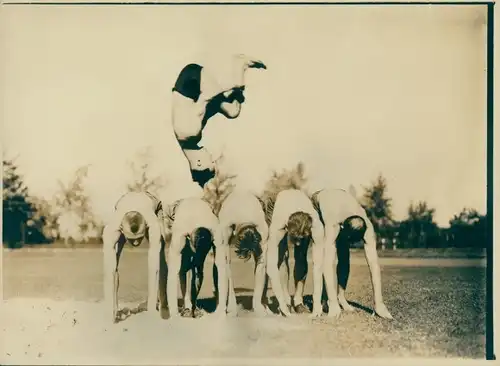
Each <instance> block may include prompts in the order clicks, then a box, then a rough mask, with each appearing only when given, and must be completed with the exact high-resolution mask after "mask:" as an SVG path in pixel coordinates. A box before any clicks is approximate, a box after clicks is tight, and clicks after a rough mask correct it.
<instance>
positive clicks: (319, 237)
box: [311, 219, 325, 317]
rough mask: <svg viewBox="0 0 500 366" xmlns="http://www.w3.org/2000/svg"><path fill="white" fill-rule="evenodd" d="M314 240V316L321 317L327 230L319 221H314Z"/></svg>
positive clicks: (312, 231)
mask: <svg viewBox="0 0 500 366" xmlns="http://www.w3.org/2000/svg"><path fill="white" fill-rule="evenodd" d="M311 233H312V239H313V241H314V243H313V248H312V252H313V253H312V254H313V286H314V287H313V311H312V314H311V315H312V316H313V317H318V316H321V313H322V312H323V307H322V305H321V293H322V291H323V262H324V253H325V229H324V227H323V224H322V223H321V221H320V220H319V219H315V220H314V221H313V226H312V230H311Z"/></svg>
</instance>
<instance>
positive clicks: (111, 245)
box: [103, 226, 121, 322]
mask: <svg viewBox="0 0 500 366" xmlns="http://www.w3.org/2000/svg"><path fill="white" fill-rule="evenodd" d="M120 235H121V233H120V231H118V230H116V229H115V228H114V227H112V226H106V228H105V229H104V231H103V242H104V244H103V252H104V302H105V306H106V307H107V308H108V309H109V310H110V320H112V322H116V317H117V314H118V259H117V252H118V245H119V239H120Z"/></svg>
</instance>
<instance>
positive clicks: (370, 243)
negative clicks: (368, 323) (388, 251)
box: [365, 219, 392, 319]
mask: <svg viewBox="0 0 500 366" xmlns="http://www.w3.org/2000/svg"><path fill="white" fill-rule="evenodd" d="M365 221H366V226H367V230H366V233H365V257H366V262H367V263H368V267H369V269H370V275H371V280H372V286H373V297H374V300H375V312H376V313H377V314H378V315H379V316H380V317H382V318H386V319H392V315H391V313H389V310H388V309H387V307H386V305H385V304H384V300H383V298H382V280H381V276H380V266H379V263H378V255H377V246H376V241H375V231H374V230H373V226H372V224H371V223H370V221H369V220H366V219H365Z"/></svg>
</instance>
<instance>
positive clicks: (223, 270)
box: [213, 227, 229, 316]
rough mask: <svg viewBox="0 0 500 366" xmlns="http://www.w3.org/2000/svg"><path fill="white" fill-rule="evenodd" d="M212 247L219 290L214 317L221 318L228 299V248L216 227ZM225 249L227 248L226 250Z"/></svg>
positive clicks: (220, 231) (224, 312)
mask: <svg viewBox="0 0 500 366" xmlns="http://www.w3.org/2000/svg"><path fill="white" fill-rule="evenodd" d="M213 238H214V245H215V247H216V252H215V263H216V264H217V272H218V288H219V302H218V304H217V309H216V310H215V313H216V315H219V316H222V315H226V310H227V297H228V286H229V279H228V277H227V272H228V271H227V266H228V262H227V255H228V254H229V253H228V248H229V246H227V245H226V244H225V243H224V241H223V233H222V230H221V229H220V228H219V227H217V228H216V229H215V230H214V233H213ZM226 247H227V248H226Z"/></svg>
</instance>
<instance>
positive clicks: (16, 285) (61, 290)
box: [0, 249, 486, 364]
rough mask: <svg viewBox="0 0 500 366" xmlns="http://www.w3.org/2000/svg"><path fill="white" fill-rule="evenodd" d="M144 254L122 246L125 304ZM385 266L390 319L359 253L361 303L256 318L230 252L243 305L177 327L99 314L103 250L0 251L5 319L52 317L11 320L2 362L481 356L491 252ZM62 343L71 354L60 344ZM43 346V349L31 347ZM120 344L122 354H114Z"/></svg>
mask: <svg viewBox="0 0 500 366" xmlns="http://www.w3.org/2000/svg"><path fill="white" fill-rule="evenodd" d="M400 257H401V255H400ZM146 260H147V257H146V252H145V251H140V250H130V251H126V252H124V255H123V259H122V261H121V263H120V272H121V277H120V294H119V296H120V301H121V302H124V303H125V302H126V303H138V302H141V301H145V299H146V289H147V276H146ZM211 263H212V259H211V258H209V259H208V260H207V264H206V265H207V267H206V277H205V282H204V285H203V289H202V298H204V299H203V300H202V301H201V305H202V307H204V308H205V309H206V310H207V311H211V310H212V309H213V307H214V302H213V300H212V299H211V296H212V294H211V288H212V286H211V281H212V279H211V269H210V266H211ZM381 265H382V281H383V293H384V297H385V301H386V304H387V306H388V308H389V310H390V311H391V313H392V315H393V316H394V320H393V321H389V320H384V319H381V318H378V317H374V316H372V314H371V307H372V304H373V303H372V290H371V283H370V276H369V272H368V268H367V266H366V264H365V263H364V259H363V257H362V254H361V253H353V257H352V261H351V276H350V279H349V284H348V288H347V298H348V300H350V301H352V302H353V305H354V306H355V307H357V311H356V312H354V313H345V312H344V313H343V314H342V316H341V318H340V319H337V320H332V319H329V318H327V317H325V316H323V317H322V318H320V319H316V320H311V319H309V318H308V317H307V316H305V315H304V316H302V315H301V316H298V315H295V316H293V317H292V318H288V319H285V318H283V317H280V316H277V315H276V316H269V317H266V318H257V317H256V316H255V315H254V314H253V313H252V312H251V311H250V310H249V309H250V306H251V295H252V291H253V290H252V289H253V275H252V268H253V266H252V263H251V262H248V263H244V262H242V261H241V260H237V259H234V260H233V276H234V280H235V287H236V292H237V296H238V302H239V303H240V304H241V309H240V311H239V313H238V317H237V318H229V319H226V320H224V321H223V323H217V325H214V323H210V322H209V320H210V316H209V315H206V316H204V317H202V318H200V319H181V320H180V322H181V323H182V324H171V325H169V321H168V320H160V319H159V318H158V320H157V321H156V322H155V323H154V324H151V323H147V322H148V321H149V319H147V320H145V319H146V318H144V314H145V313H141V314H137V315H133V316H131V317H130V318H128V319H126V320H125V321H123V322H121V323H119V324H116V325H114V326H111V327H105V326H104V325H102V324H103V323H102V318H100V316H103V314H102V305H101V304H100V301H101V300H102V256H101V252H100V251H99V250H87V251H82V250H78V249H77V250H73V251H71V250H68V251H36V250H33V251H26V250H18V251H12V252H10V251H4V265H3V280H4V309H7V310H8V311H7V312H4V313H5V314H9V315H7V317H8V318H9V321H10V322H11V323H12V324H14V323H15V324H21V321H20V320H18V321H17V323H16V321H15V320H14V318H16V317H17V318H19V319H20V318H21V316H26V312H30V311H31V312H32V313H35V312H38V313H40V312H45V313H47V312H49V313H50V314H52V315H49V316H48V319H49V320H47V321H49V322H50V324H51V326H50V327H49V326H47V330H45V331H44V332H42V331H40V332H39V333H40V334H39V335H38V336H37V337H38V338H36V339H35V340H34V339H33V337H34V336H31V335H30V334H31V333H29V332H30V329H34V327H36V324H38V323H36V321H35V320H32V323H30V322H29V321H24V323H22V325H21V326H20V327H21V328H22V331H21V330H19V329H17V332H23V333H19V337H17V336H16V337H14V334H15V332H13V330H12V329H13V328H12V327H10V328H9V327H4V329H3V332H2V337H3V338H4V340H5V342H4V344H5V345H6V346H5V351H4V352H2V353H3V354H2V358H0V363H2V364H5V363H15V362H18V363H21V362H22V360H25V361H26V360H29V362H33V363H35V362H36V363H39V362H43V363H50V362H54V363H55V362H64V361H66V362H73V361H68V360H65V359H64V357H70V355H71V356H73V357H74V358H73V359H75V357H76V359H78V360H79V361H78V362H81V363H84V362H85V361H84V360H91V361H90V362H95V363H96V362H107V361H104V360H108V361H109V360H111V361H109V362H113V363H127V364H129V363H134V362H135V363H136V364H137V363H144V362H146V361H145V357H146V355H148V357H149V358H147V360H148V361H147V362H148V363H165V362H167V361H166V359H165V358H167V359H168V358H169V357H188V354H189V357H318V358H319V357H372V356H375V357H393V356H404V357H408V356H410V357H466V358H483V357H484V349H485V337H484V334H485V303H486V290H485V281H486V268H485V259H477V258H476V259H465V258H462V259H426V258H410V259H407V258H402V257H401V258H381ZM311 282H312V281H311V278H308V281H307V284H306V294H310V293H311V291H312V286H311V285H312V283H311ZM269 293H270V294H272V290H270V292H269ZM35 298H38V299H35ZM56 300H57V301H58V302H56ZM308 300H310V298H308ZM9 304H10V306H9ZM47 304H49V305H47ZM30 308H31V309H30ZM48 308H50V309H51V310H47V309H48ZM23 309H26V310H23ZM33 309H35V310H33ZM37 309H38V310H37ZM77 309H79V312H77V311H76V310H77ZM85 309H87V310H85ZM71 312H72V313H73V315H72V318H73V321H72V325H68V324H69V323H67V324H66V323H65V320H61V319H62V318H64V317H63V316H62V315H61V314H62V313H64V314H66V313H71ZM27 318H28V319H31V318H30V317H29V316H28V317H27ZM56 318H57V319H59V320H55V319H56ZM33 319H35V317H33ZM38 322H39V320H38ZM67 322H69V320H67ZM219 322H220V321H219ZM146 323H147V324H148V325H147V327H146V325H144V324H146ZM53 324H59V326H52V325H53ZM64 324H66V326H64ZM90 324H94V325H96V324H97V325H99V326H100V327H101V328H104V330H103V332H105V333H99V336H98V335H97V333H96V332H97V330H96V329H97V328H96V327H95V326H94V328H92V329H93V332H94V333H92V332H91V331H90V330H87V331H84V329H87V328H88V327H90ZM141 324H142V325H141ZM210 324H211V325H210ZM14 327H15V326H14ZM30 327H31V328H30ZM85 327H87V328H85ZM145 327H146V328H145ZM63 328H64V329H66V330H65V331H64V332H63V331H62V329H63ZM101 328H99V329H101ZM58 329H59V330H58ZM89 329H90V328H89ZM216 329H218V330H216ZM101 330H102V329H101ZM58 332H59V333H58ZM89 332H90V333H89ZM7 333H8V334H7ZM23 334H24V335H23ZM37 334H38V333H37ZM138 337H139V338H140V339H141V342H139V343H138V342H137V339H138ZM6 340H8V342H7V341H6ZM14 341H15V342H17V343H15V342H14ZM29 342H31V343H29ZM89 342H90V343H89ZM35 343H36V344H37V346H36V347H38V348H36V347H35ZM28 344H29V346H28ZM49 344H51V345H52V348H50V347H49ZM139 344H140V345H139ZM44 345H45V346H44ZM62 345H64V350H65V352H62V351H61V347H63V346H62ZM9 347H10V349H8V348H9ZM117 347H118V348H119V349H120V351H118V350H117V349H118V348H117ZM35 348H36V349H38V351H37V352H34V351H33V350H34V349H35ZM70 350H71V353H68V352H70ZM97 350H99V351H97ZM23 352H24V354H23ZM7 353H8V355H7ZM118 354H119V355H120V356H121V357H123V358H117V357H118ZM30 355H31V356H30ZM78 355H80V356H78ZM23 357H24V358H23ZM29 357H32V358H29ZM78 357H79V358H78ZM85 357H87V358H85ZM89 357H92V358H89ZM57 360H58V361H57ZM101 360H102V361H101Z"/></svg>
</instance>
